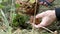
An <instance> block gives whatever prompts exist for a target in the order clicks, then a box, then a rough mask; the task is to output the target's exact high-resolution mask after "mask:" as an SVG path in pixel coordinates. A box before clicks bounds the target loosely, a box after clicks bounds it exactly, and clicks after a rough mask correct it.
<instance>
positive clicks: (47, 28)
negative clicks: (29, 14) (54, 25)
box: [41, 27, 54, 33]
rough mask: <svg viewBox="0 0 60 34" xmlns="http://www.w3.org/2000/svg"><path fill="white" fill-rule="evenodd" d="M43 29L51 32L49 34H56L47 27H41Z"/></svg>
mask: <svg viewBox="0 0 60 34" xmlns="http://www.w3.org/2000/svg"><path fill="white" fill-rule="evenodd" d="M41 28H43V29H45V30H47V31H49V32H51V33H54V32H53V31H51V30H49V29H48V28H46V27H41Z"/></svg>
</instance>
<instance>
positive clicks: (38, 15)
mask: <svg viewBox="0 0 60 34" xmlns="http://www.w3.org/2000/svg"><path fill="white" fill-rule="evenodd" d="M44 14H45V12H43V13H40V14H37V15H36V18H43V17H44Z"/></svg>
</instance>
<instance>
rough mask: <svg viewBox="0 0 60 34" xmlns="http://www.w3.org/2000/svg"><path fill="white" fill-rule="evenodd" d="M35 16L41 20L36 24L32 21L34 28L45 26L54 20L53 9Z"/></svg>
mask: <svg viewBox="0 0 60 34" xmlns="http://www.w3.org/2000/svg"><path fill="white" fill-rule="evenodd" d="M36 18H40V19H42V21H41V23H39V24H38V25H36V24H33V23H32V25H33V26H34V27H36V28H40V27H46V26H48V25H50V24H52V22H53V21H55V20H56V15H55V10H47V11H45V12H42V13H40V14H37V15H36Z"/></svg>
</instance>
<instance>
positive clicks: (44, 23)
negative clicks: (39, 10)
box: [39, 17, 52, 27]
mask: <svg viewBox="0 0 60 34" xmlns="http://www.w3.org/2000/svg"><path fill="white" fill-rule="evenodd" d="M51 23H52V20H51V19H50V18H49V17H44V18H43V19H42V22H41V23H40V24H39V26H40V27H41V26H42V27H44V26H45V27H46V26H48V25H50V24H51Z"/></svg>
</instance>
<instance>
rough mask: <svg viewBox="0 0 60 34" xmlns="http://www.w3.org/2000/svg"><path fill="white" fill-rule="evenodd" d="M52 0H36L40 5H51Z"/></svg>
mask: <svg viewBox="0 0 60 34" xmlns="http://www.w3.org/2000/svg"><path fill="white" fill-rule="evenodd" d="M53 1H54V0H38V2H39V4H40V5H44V6H51V5H52V4H51V3H52V2H53Z"/></svg>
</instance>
